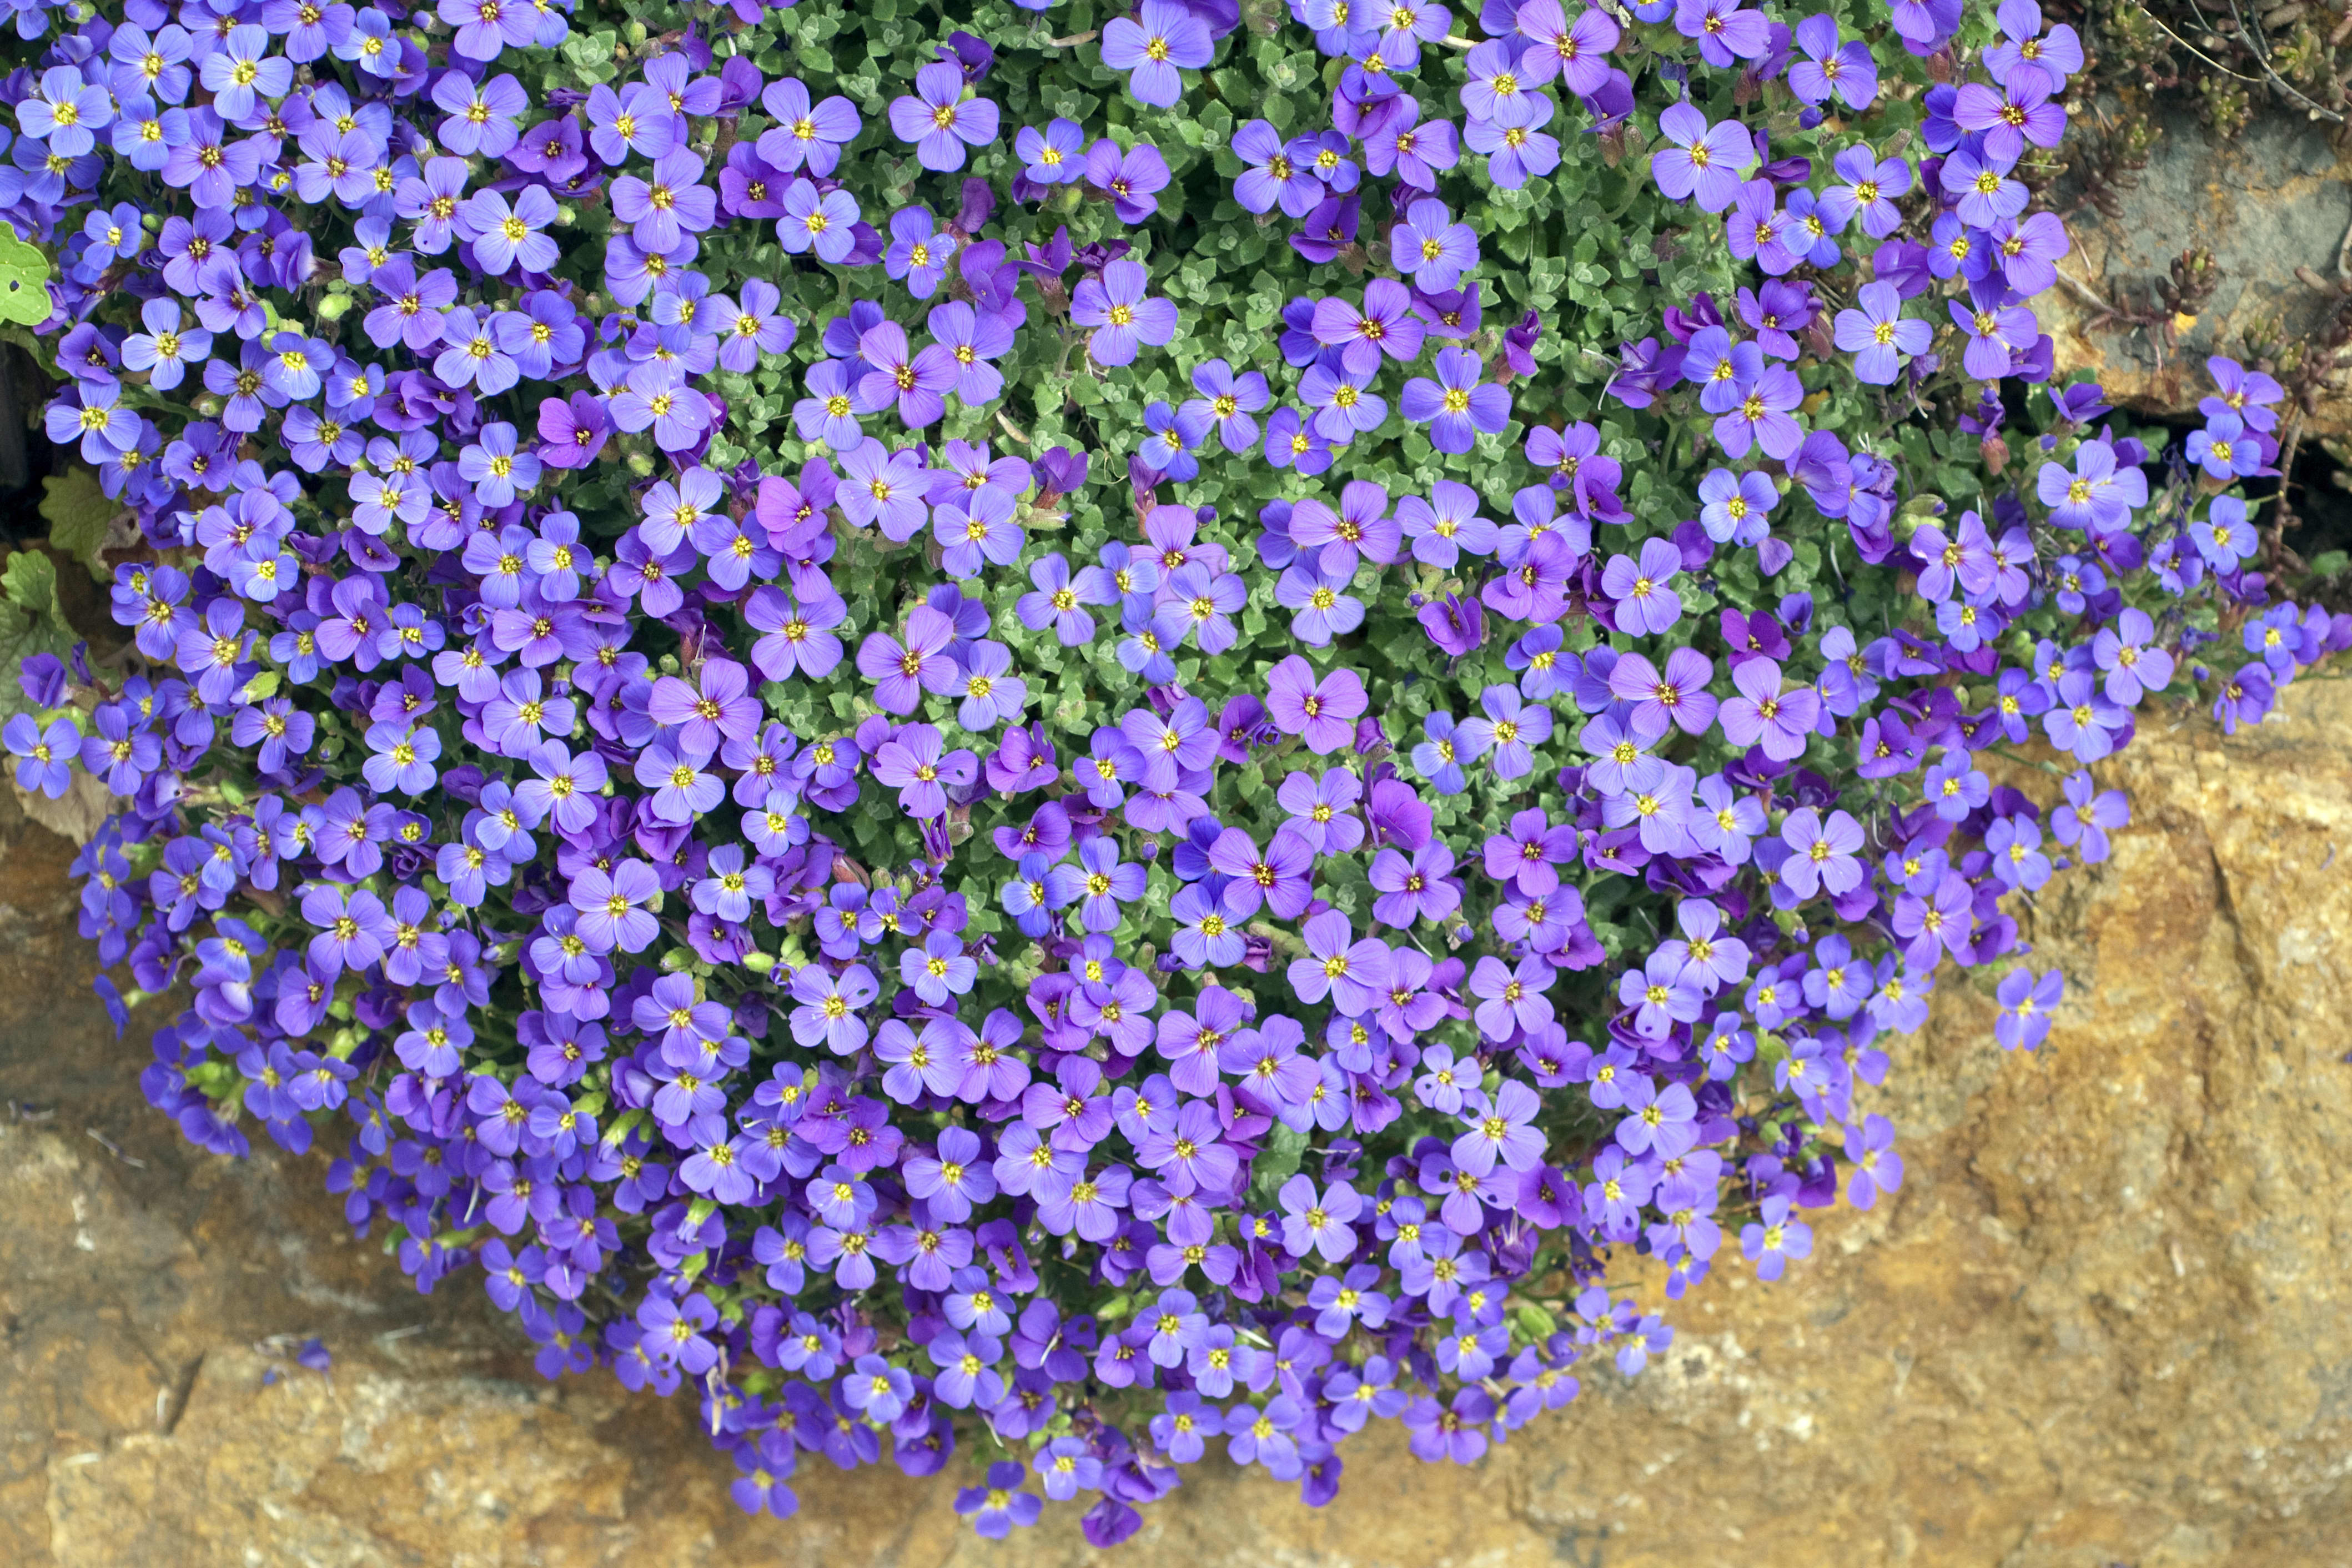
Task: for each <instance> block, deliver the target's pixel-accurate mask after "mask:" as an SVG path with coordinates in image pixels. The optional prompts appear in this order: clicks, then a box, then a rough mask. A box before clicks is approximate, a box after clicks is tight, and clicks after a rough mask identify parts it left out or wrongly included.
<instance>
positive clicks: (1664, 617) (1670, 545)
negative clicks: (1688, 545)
mask: <svg viewBox="0 0 2352 1568" xmlns="http://www.w3.org/2000/svg"><path fill="white" fill-rule="evenodd" d="M1682 563H1683V555H1682V551H1681V550H1680V549H1678V548H1676V546H1675V543H1674V542H1673V541H1672V540H1666V539H1645V540H1643V542H1642V556H1641V559H1640V560H1639V561H1638V562H1636V561H1635V560H1634V559H1633V557H1631V556H1626V555H1612V556H1611V557H1610V559H1609V564H1608V565H1607V566H1606V567H1604V568H1603V569H1602V570H1601V592H1602V593H1604V594H1606V595H1609V596H1610V598H1612V599H1613V600H1614V601H1616V607H1617V626H1618V629H1619V630H1621V631H1626V632H1631V633H1633V634H1634V635H1636V636H1642V637H1648V636H1654V635H1656V634H1657V633H1659V632H1663V631H1664V630H1665V629H1666V628H1667V627H1668V626H1673V625H1674V624H1675V622H1676V621H1678V620H1680V619H1681V618H1682V613H1683V601H1682V596H1681V595H1678V594H1676V593H1675V591H1674V589H1672V588H1670V587H1668V586H1667V584H1669V583H1671V582H1673V581H1674V579H1675V574H1677V573H1679V572H1680V571H1681V570H1682Z"/></svg>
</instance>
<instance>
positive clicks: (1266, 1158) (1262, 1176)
mask: <svg viewBox="0 0 2352 1568" xmlns="http://www.w3.org/2000/svg"><path fill="white" fill-rule="evenodd" d="M1306 1158H1307V1134H1306V1133H1304V1132H1295V1131H1291V1130H1290V1129H1289V1128H1287V1127H1286V1126H1284V1125H1283V1124H1282V1123H1280V1122H1278V1121H1277V1122H1276V1123H1275V1127H1274V1131H1272V1132H1271V1133H1269V1134H1268V1135H1267V1137H1266V1141H1265V1150H1264V1151H1263V1152H1260V1153H1259V1155H1258V1157H1257V1159H1256V1160H1255V1162H1254V1163H1252V1166H1251V1172H1250V1195H1251V1196H1252V1197H1253V1198H1255V1200H1256V1201H1257V1202H1259V1203H1262V1204H1270V1203H1272V1202H1274V1194H1276V1192H1278V1191H1280V1190H1281V1188H1282V1184H1283V1183H1285V1182H1286V1181H1288V1180H1290V1178H1291V1177H1293V1176H1295V1175H1297V1173H1298V1165H1299V1162H1301V1161H1302V1160H1304V1159H1306Z"/></svg>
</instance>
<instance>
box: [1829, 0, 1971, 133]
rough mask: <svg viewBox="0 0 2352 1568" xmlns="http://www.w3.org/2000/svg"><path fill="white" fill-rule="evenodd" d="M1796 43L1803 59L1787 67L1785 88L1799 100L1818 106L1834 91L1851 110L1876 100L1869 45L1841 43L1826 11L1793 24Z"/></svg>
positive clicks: (1833, 20) (1834, 20) (1874, 66)
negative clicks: (1786, 84) (1787, 81)
mask: <svg viewBox="0 0 2352 1568" xmlns="http://www.w3.org/2000/svg"><path fill="white" fill-rule="evenodd" d="M1796 44H1797V49H1798V52H1799V53H1800V54H1801V56H1802V57H1803V58H1801V59H1798V60H1796V61H1793V62H1791V63H1790V67H1789V88H1790V90H1791V91H1792V92H1794V93H1795V94H1796V95H1797V96H1798V97H1799V98H1800V99H1802V100H1804V101H1805V102H1807V103H1811V104H1815V105H1820V104H1824V103H1827V102H1828V101H1829V100H1830V97H1831V95H1832V94H1835V95H1836V96H1837V98H1838V99H1839V100H1840V101H1842V102H1843V103H1844V104H1845V106H1846V107H1847V108H1849V109H1854V110H1864V109H1868V108H1869V107H1870V106H1871V104H1872V103H1873V102H1874V101H1875V100H1876V99H1877V97H1878V66H1877V64H1876V62H1875V61H1874V60H1873V59H1872V58H1870V46H1869V45H1867V44H1864V43H1863V42H1862V41H1860V40H1859V39H1856V40H1854V41H1853V42H1851V43H1843V44H1842V43H1841V42H1840V41H1839V37H1838V25H1837V18H1836V17H1834V16H1830V15H1829V14H1827V13H1826V12H1824V13H1822V14H1821V15H1819V16H1808V17H1806V18H1805V19H1804V20H1803V21H1801V22H1800V23H1798V24H1797V31H1796ZM1963 90H1964V91H1965V89H1963Z"/></svg>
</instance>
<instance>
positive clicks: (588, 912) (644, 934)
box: [570, 803, 715, 952]
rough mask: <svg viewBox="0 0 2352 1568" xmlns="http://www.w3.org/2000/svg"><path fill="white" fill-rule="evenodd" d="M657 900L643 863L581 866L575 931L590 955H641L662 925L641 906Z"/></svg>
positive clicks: (573, 896) (575, 886)
mask: <svg viewBox="0 0 2352 1568" xmlns="http://www.w3.org/2000/svg"><path fill="white" fill-rule="evenodd" d="M714 804H715V803H714ZM660 897H661V882H660V880H659V879H657V878H656V877H655V875H654V873H653V869H652V868H650V867H648V866H647V865H646V863H645V862H644V861H642V860H622V861H620V862H618V863H617V864H615V865H614V867H613V868H612V869H611V870H610V871H609V872H608V871H606V870H604V868H601V867H596V866H588V867H583V868H582V869H581V870H580V872H579V873H578V874H577V875H575V876H574V877H573V878H572V886H571V889H570V902H571V905H572V909H573V910H577V911H578V923H577V925H576V927H575V928H574V929H576V930H577V931H578V932H579V934H580V939H581V941H583V942H586V943H587V944H588V947H589V950H590V951H591V952H612V951H613V950H614V949H615V948H617V949H619V950H620V951H621V952H644V951H645V950H646V948H647V947H649V946H651V945H652V943H653V940H654V938H655V937H656V936H658V935H659V934H660V933H661V922H660V921H656V920H655V919H654V917H653V915H652V913H651V912H650V911H649V910H646V908H645V907H644V906H645V905H646V904H648V903H651V902H652V901H653V900H656V899H658V898H660Z"/></svg>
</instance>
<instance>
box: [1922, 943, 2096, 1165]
mask: <svg viewBox="0 0 2352 1568" xmlns="http://www.w3.org/2000/svg"><path fill="white" fill-rule="evenodd" d="M2065 994H2066V977H2065V976H2064V975H2063V974H2062V973H2059V972H2058V971H2057V970H2054V969H2053V970H2051V971H2049V972H2048V973H2044V974H2041V975H2036V974H2035V973H2033V971H2032V970H2031V969H2028V968H2026V967H2025V966H2024V965H2022V964H2020V965H2019V966H2018V967H2017V968H2015V969H2012V970H2011V971H2010V972H2009V973H2007V974H2005V975H2003V976H2002V977H2001V982H2000V986H1999V987H1998V988H1997V989H1996V991H1995V993H1994V995H1995V997H1996V999H1997V1000H1998V1001H1999V1002H2000V1017H1998V1018H1997V1019H1995V1020H1994V1021H1993V1028H1992V1032H1993V1037H1994V1038H1995V1039H1997V1040H1999V1041H2000V1048H2001V1049H2002V1050H2005V1051H2014V1050H2019V1049H2023V1050H2029V1051H2030V1050H2032V1049H2033V1048H2034V1047H2037V1046H2039V1045H2041V1044H2042V1041H2043V1040H2045V1039H2047V1038H2049V1037H2050V1015H2051V1014H2052V1012H2053V1011H2054V1010H2055V1009H2056V1007H2057V1005H2058V1003H2059V1001H2060V999H2061V998H2063V996H2064V995H2065ZM1899 1183H1900V1175H1899V1167H1898V1176H1897V1184H1899Z"/></svg>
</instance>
